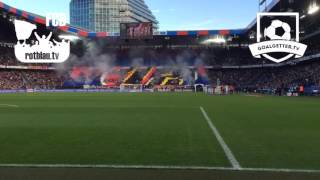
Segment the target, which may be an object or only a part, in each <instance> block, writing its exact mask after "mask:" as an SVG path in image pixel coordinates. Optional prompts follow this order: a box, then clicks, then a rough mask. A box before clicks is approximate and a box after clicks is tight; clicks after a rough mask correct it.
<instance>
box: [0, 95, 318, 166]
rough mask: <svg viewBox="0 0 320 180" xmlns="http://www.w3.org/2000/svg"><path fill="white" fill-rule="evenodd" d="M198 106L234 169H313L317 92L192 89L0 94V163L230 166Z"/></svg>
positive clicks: (315, 159) (314, 161) (316, 142)
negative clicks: (280, 94) (236, 165)
mask: <svg viewBox="0 0 320 180" xmlns="http://www.w3.org/2000/svg"><path fill="white" fill-rule="evenodd" d="M9 105H10V106H9ZM12 105H13V106H12ZM200 106H202V107H204V109H205V110H206V112H207V113H208V115H209V116H210V118H211V119H212V121H213V124H214V125H215V126H216V127H217V129H218V130H219V131H220V134H221V136H222V137H223V138H224V140H225V142H226V143H227V144H228V146H229V148H230V149H231V150H232V152H233V154H234V156H235V157H236V159H237V160H238V161H239V163H240V164H241V166H242V167H247V168H289V169H315V170H320V143H319V142H320V99H319V98H308V97H304V98H303V97H301V98H288V97H269V96H264V97H255V96H245V95H232V96H209V95H204V94H193V93H181V94H175V93H172V94H161V93H155V94H120V93H117V94H108V93H106V94H102V93H90V94H82V93H56V94H5V95H0V142H1V144H0V164H86V165H99V164H102V165H163V166H210V167H231V164H230V162H229V161H228V159H227V157H226V156H225V154H224V151H223V150H222V148H221V146H220V144H219V143H218V141H217V139H216V138H215V136H214V135H213V134H212V131H211V129H210V128H209V126H208V124H207V122H206V120H205V118H204V117H203V115H202V113H201V111H200Z"/></svg>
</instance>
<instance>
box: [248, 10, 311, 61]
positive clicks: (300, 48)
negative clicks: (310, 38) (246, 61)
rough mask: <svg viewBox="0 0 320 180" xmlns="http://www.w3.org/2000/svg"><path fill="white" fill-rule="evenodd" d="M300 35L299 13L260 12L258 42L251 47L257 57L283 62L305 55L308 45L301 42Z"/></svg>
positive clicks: (258, 17) (258, 15)
mask: <svg viewBox="0 0 320 180" xmlns="http://www.w3.org/2000/svg"><path fill="white" fill-rule="evenodd" d="M299 35H300V32H299V13H258V14H257V42H258V43H256V44H252V45H250V46H249V48H250V51H251V53H252V55H253V56H254V57H255V58H262V57H265V58H267V59H269V60H271V61H273V62H276V63H281V62H283V61H286V60H288V59H290V58H293V57H294V58H300V57H302V56H303V55H304V53H305V51H306V49H307V46H306V45H305V44H301V43H299V40H300V37H299Z"/></svg>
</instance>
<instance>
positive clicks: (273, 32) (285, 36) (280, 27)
mask: <svg viewBox="0 0 320 180" xmlns="http://www.w3.org/2000/svg"><path fill="white" fill-rule="evenodd" d="M290 32H291V27H290V26H289V24H288V23H285V22H282V21H280V20H273V21H272V23H271V25H270V26H269V27H268V28H265V30H264V37H265V38H269V39H270V40H288V41H289V40H291V33H290Z"/></svg>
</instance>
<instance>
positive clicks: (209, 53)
mask: <svg viewBox="0 0 320 180" xmlns="http://www.w3.org/2000/svg"><path fill="white" fill-rule="evenodd" d="M0 50H1V55H0V65H5V66H9V65H15V66H30V65H29V64H22V63H18V62H17V60H15V58H13V57H14V55H13V49H12V48H4V47H0ZM115 52H116V56H115V58H116V59H117V61H116V63H118V64H116V65H122V66H130V65H132V62H131V63H130V61H128V60H126V59H135V58H138V57H141V59H142V61H140V62H139V63H141V64H142V65H143V66H153V65H160V66H161V65H166V64H169V65H171V64H172V63H179V61H180V62H183V63H184V65H195V64H196V63H197V62H196V61H198V60H199V59H200V61H201V63H202V64H203V65H211V66H214V67H215V68H214V69H213V70H210V71H209V79H210V80H211V83H212V84H216V83H217V81H219V82H220V83H221V84H226V85H233V86H235V87H238V88H255V89H264V88H274V89H276V88H282V87H285V88H290V87H293V86H300V85H305V86H306V85H317V86H320V62H318V61H317V60H316V59H315V60H313V61H312V62H303V63H300V64H297V65H286V66H282V67H264V68H247V69H241V68H240V69H236V68H233V69H232V68H230V69H223V68H222V66H232V65H233V66H237V65H247V64H256V63H255V62H256V61H257V60H254V59H253V58H252V57H250V56H251V55H250V53H248V52H246V53H243V49H242V48H204V49H197V48H190V49H183V48H182V49H181V48H178V49H166V48H155V49H138V50H129V49H118V50H117V51H114V53H115ZM106 53H107V52H106ZM260 61H261V60H260ZM141 64H140V65H141ZM260 64H261V62H260ZM37 65H38V64H37ZM38 66H39V65H38ZM49 66H50V65H49ZM68 79H70V76H61V75H58V74H57V73H56V72H55V71H52V70H30V69H29V70H17V69H12V68H9V69H7V68H3V69H1V70H0V89H28V88H32V89H34V88H39V89H54V88H63V84H64V82H65V81H67V80H68Z"/></svg>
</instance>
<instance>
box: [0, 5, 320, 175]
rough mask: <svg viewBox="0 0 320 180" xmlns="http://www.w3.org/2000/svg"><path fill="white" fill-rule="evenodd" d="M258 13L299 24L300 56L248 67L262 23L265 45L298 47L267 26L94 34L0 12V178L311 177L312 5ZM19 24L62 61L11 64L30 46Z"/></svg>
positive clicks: (315, 160) (314, 147) (319, 51)
mask: <svg viewBox="0 0 320 180" xmlns="http://www.w3.org/2000/svg"><path fill="white" fill-rule="evenodd" d="M265 3H266V1H264V0H262V1H260V4H259V6H262V10H261V12H263V13H271V12H277V13H279V12H282V13H284V12H298V13H299V17H298V20H299V21H300V28H299V29H298V30H296V31H298V32H296V33H297V34H298V35H297V36H296V38H297V37H298V38H297V39H298V40H297V39H296V40H297V41H299V40H300V43H303V44H305V45H307V46H308V48H307V49H306V52H305V54H304V56H302V57H298V56H296V57H295V58H292V59H291V60H288V61H282V62H273V61H270V60H268V59H266V58H256V57H254V56H253V54H252V53H251V52H250V45H251V44H254V43H257V39H258V38H257V37H260V36H262V35H261V34H260V32H257V26H268V25H269V24H270V23H271V26H269V28H265V29H262V31H261V32H263V31H264V32H265V34H264V37H263V38H266V39H268V40H270V39H271V40H272V39H273V38H279V37H280V38H283V40H285V39H286V40H288V41H289V40H290V39H291V37H289V38H288V37H286V36H293V35H292V34H294V33H293V32H291V31H290V30H289V31H286V28H285V26H284V23H283V24H282V30H278V29H279V28H280V29H281V26H276V27H274V26H272V24H273V23H274V22H275V20H274V19H272V18H271V20H269V19H268V18H264V19H267V21H266V22H265V23H260V19H253V20H252V22H248V26H247V27H243V28H242V29H218V30H211V29H209V30H190V31H179V30H177V31H158V30H157V28H156V26H157V22H156V20H154V21H153V22H150V23H140V24H138V25H139V27H140V28H145V29H147V30H145V31H144V32H135V33H133V31H130V30H129V29H130V28H135V27H134V26H135V25H137V24H134V23H127V24H121V27H120V28H121V32H120V33H117V32H96V31H92V30H89V29H88V28H89V26H88V28H81V27H79V26H74V25H69V24H67V25H65V26H53V25H52V23H53V22H49V24H50V25H49V26H47V20H46V18H45V17H42V16H40V15H37V14H34V13H33V12H27V11H24V10H21V9H17V8H15V7H12V6H10V4H5V3H3V2H1V1H0V52H1V54H0V112H1V113H0V114H1V115H0V141H1V145H0V147H1V148H0V179H2V178H3V179H105V178H106V177H107V178H110V179H319V178H320V146H319V143H318V142H319V137H320V131H319V127H320V123H319V117H320V116H319V115H320V111H319V107H320V101H319V95H320V62H319V58H320V48H319V46H318V42H319V40H320V30H319V23H320V14H319V13H318V10H319V7H318V5H319V4H320V2H319V1H315V0H305V1H298V0H273V1H272V2H271V3H269V4H265ZM257 4H258V3H257ZM262 19H263V18H262ZM281 20H282V21H288V22H290V21H292V20H291V19H290V18H288V19H287V18H286V17H284V18H282V19H281ZM18 21H25V22H27V23H30V24H34V25H36V27H37V33H38V34H40V35H48V34H51V35H52V39H56V40H59V42H60V41H61V42H62V43H63V42H64V40H63V39H67V40H69V42H70V56H69V58H68V60H67V61H65V62H64V63H54V62H51V63H47V62H44V63H23V62H20V61H19V60H17V58H16V54H17V52H16V50H15V48H16V46H17V45H16V44H17V42H18V45H19V44H20V43H21V44H22V43H31V44H36V43H35V42H36V39H39V37H36V36H33V35H31V37H30V39H29V40H26V41H24V42H21V38H18V37H17V36H19V35H18V34H19V33H18V31H17V23H16V22H18ZM150 27H153V28H150ZM270 27H271V28H270ZM25 28H26V27H25ZM272 28H273V29H272ZM280 31H282V32H280ZM269 32H271V33H269ZM30 34H31V32H30ZM50 37H51V36H50ZM49 39H50V38H49ZM259 41H260V40H259ZM56 44H57V43H56ZM61 45H63V44H61ZM266 48H267V47H266ZM31 55H32V54H30V56H28V58H29V59H36V57H37V56H36V55H35V56H31ZM272 55H273V56H274V57H276V58H278V57H283V52H280V53H274V54H272ZM26 57H27V56H26ZM291 57H292V56H291ZM276 58H274V59H276ZM318 125H319V126H318ZM50 177H51V178H50Z"/></svg>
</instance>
